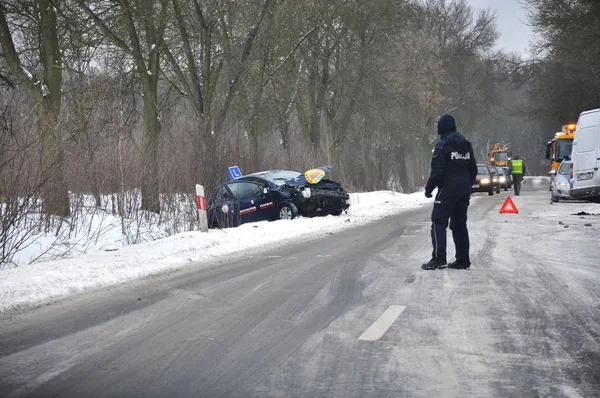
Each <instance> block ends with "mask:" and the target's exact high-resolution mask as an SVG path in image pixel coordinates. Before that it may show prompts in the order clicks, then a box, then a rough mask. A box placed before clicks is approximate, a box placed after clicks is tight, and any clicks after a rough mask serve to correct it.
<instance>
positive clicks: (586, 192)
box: [569, 186, 600, 199]
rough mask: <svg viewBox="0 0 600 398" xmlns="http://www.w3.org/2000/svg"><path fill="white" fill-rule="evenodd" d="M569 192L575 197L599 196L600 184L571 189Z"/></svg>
mask: <svg viewBox="0 0 600 398" xmlns="http://www.w3.org/2000/svg"><path fill="white" fill-rule="evenodd" d="M569 193H570V196H571V197H572V198H574V199H585V198H598V197H600V186H593V187H587V188H580V189H571V191H570V192H569Z"/></svg>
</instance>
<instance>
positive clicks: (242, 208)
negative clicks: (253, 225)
mask: <svg viewBox="0 0 600 398" xmlns="http://www.w3.org/2000/svg"><path fill="white" fill-rule="evenodd" d="M330 171H331V167H330V166H325V167H320V168H318V169H312V170H309V171H307V172H306V173H300V172H298V171H292V170H269V171H262V172H259V173H253V174H249V175H246V176H243V177H240V178H237V179H235V180H232V181H229V182H226V183H223V184H221V185H219V186H218V187H217V188H215V190H214V191H213V193H212V195H211V197H210V200H209V202H208V206H207V213H208V224H209V227H211V228H226V227H237V226H239V225H241V224H245V223H249V222H257V221H274V220H289V219H293V218H295V217H296V216H298V215H302V216H305V217H314V216H321V215H330V214H331V215H339V214H342V212H344V211H345V210H347V209H348V208H349V207H350V195H349V194H348V193H347V192H346V191H345V190H344V188H343V187H342V186H341V185H340V184H339V183H337V182H335V181H331V180H329V179H328V178H326V177H327V174H328V173H329V172H330Z"/></svg>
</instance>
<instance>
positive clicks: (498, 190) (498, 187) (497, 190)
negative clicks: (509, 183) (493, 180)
mask: <svg viewBox="0 0 600 398" xmlns="http://www.w3.org/2000/svg"><path fill="white" fill-rule="evenodd" d="M496 193H497V194H498V195H500V185H498V186H496Z"/></svg>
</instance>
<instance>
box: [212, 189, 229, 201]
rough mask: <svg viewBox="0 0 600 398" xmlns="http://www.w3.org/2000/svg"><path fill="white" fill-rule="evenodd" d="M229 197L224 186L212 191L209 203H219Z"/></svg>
mask: <svg viewBox="0 0 600 398" xmlns="http://www.w3.org/2000/svg"><path fill="white" fill-rule="evenodd" d="M228 196H229V192H227V189H226V188H225V185H222V186H220V187H219V188H217V189H215V190H214V191H213V194H212V197H211V198H210V202H211V203H220V202H223V201H224V200H226V199H227V197H228Z"/></svg>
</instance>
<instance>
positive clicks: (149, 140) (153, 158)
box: [142, 76, 160, 213]
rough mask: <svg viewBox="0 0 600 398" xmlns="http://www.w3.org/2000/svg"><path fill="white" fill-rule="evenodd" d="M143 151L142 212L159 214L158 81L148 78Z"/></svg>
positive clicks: (145, 85)
mask: <svg viewBox="0 0 600 398" xmlns="http://www.w3.org/2000/svg"><path fill="white" fill-rule="evenodd" d="M144 88H145V89H144V123H145V127H146V134H145V136H144V151H143V154H142V156H143V165H142V210H147V211H150V212H153V213H160V197H159V192H160V189H159V180H158V137H159V135H160V122H159V120H158V104H157V100H158V94H157V92H158V80H157V79H156V78H155V77H153V76H150V78H149V79H148V82H147V83H146V84H144Z"/></svg>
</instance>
